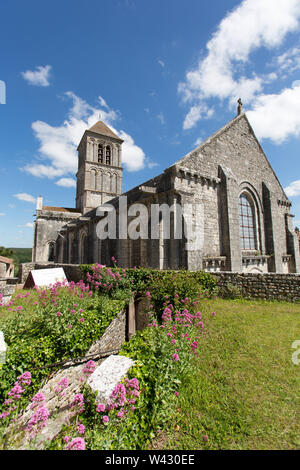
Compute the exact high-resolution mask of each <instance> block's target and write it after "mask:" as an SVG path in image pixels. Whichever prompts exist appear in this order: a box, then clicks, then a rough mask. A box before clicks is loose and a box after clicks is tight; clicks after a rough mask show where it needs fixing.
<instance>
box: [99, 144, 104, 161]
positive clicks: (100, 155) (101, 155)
mask: <svg viewBox="0 0 300 470" xmlns="http://www.w3.org/2000/svg"><path fill="white" fill-rule="evenodd" d="M98 163H103V145H101V144H99V145H98Z"/></svg>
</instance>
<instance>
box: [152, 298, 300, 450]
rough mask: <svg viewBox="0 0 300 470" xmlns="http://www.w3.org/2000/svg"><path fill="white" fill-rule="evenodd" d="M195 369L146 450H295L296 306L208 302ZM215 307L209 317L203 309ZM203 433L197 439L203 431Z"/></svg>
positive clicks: (299, 423)
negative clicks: (165, 426)
mask: <svg viewBox="0 0 300 470" xmlns="http://www.w3.org/2000/svg"><path fill="white" fill-rule="evenodd" d="M200 310H201V311H202V313H203V315H204V318H205V321H206V324H207V326H208V333H207V335H206V337H205V338H203V340H201V345H200V359H199V368H198V370H197V372H196V373H195V374H194V375H193V376H192V377H191V378H190V380H189V382H188V383H184V384H182V386H181V390H180V394H179V399H178V409H177V411H176V414H175V417H174V420H173V422H172V425H171V426H170V428H169V429H168V430H165V431H163V432H162V433H161V434H160V436H158V437H157V439H156V440H155V441H154V443H153V447H152V448H156V449H157V448H160V449H183V450H186V449H190V450H196V449H297V448H298V449H299V448H300V364H299V365H298V366H297V365H294V364H293V363H292V353H293V352H294V350H293V349H292V343H293V342H294V341H295V340H300V304H290V303H285V302H264V301H245V300H234V301H233V300H231V301H229V300H221V299H217V300H208V301H203V302H202V304H201V307H200ZM212 311H216V316H212V315H211V312H212ZM204 435H205V436H208V441H207V442H204V440H203V436H204Z"/></svg>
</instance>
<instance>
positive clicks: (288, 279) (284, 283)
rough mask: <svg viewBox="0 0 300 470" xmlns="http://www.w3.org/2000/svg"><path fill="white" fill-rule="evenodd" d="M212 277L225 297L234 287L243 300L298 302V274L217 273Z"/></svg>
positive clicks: (299, 279)
mask: <svg viewBox="0 0 300 470" xmlns="http://www.w3.org/2000/svg"><path fill="white" fill-rule="evenodd" d="M212 275H213V276H214V278H215V279H216V281H217V286H218V287H219V288H220V289H221V292H223V294H224V295H225V296H226V295H229V294H230V292H232V291H233V289H232V287H231V286H234V288H237V289H236V290H239V291H240V293H241V295H242V296H243V297H244V298H258V299H268V300H287V301H289V302H295V301H297V300H300V274H277V273H264V274H261V273H232V272H217V273H213V274H212Z"/></svg>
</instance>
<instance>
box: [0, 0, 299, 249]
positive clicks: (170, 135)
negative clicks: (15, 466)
mask: <svg viewBox="0 0 300 470" xmlns="http://www.w3.org/2000/svg"><path fill="white" fill-rule="evenodd" d="M299 32H300V0H276V1H274V0H243V1H241V0H210V1H206V0H202V1H199V0H185V1H184V2H183V0H151V1H149V0H97V1H96V0H89V1H86V2H82V1H78V0H73V1H72V2H71V1H67V0H60V1H59V2H58V1H56V0H52V2H41V1H33V0H27V1H26V2H24V1H21V0H20V1H16V0H10V1H9V2H5V3H4V2H2V4H1V29H0V57H1V65H0V80H1V81H2V82H5V84H6V100H5V104H4V103H3V104H0V160H1V166H0V188H1V192H0V195H1V197H0V245H4V246H10V247H30V246H31V245H32V236H33V235H32V223H33V220H34V217H33V215H34V213H35V200H36V198H37V197H38V196H39V195H40V194H41V195H42V196H43V197H44V204H45V205H52V206H65V207H74V204H75V187H74V184H75V179H74V178H75V173H76V169H77V161H76V143H78V142H79V140H80V137H81V135H82V133H83V131H84V129H85V128H86V127H87V126H88V127H90V126H91V125H93V124H94V122H95V121H96V120H98V118H99V115H100V117H101V119H102V120H104V121H105V122H106V123H107V124H108V125H109V126H110V127H112V128H113V129H114V130H115V131H116V132H117V133H118V134H119V135H121V137H122V138H123V139H124V140H125V142H124V144H123V147H124V149H123V157H124V168H125V171H124V178H123V190H124V191H126V190H128V189H130V188H131V187H133V186H135V185H137V184H139V183H141V182H143V181H145V180H147V179H149V178H151V177H153V176H155V175H156V174H158V173H160V172H161V171H162V170H163V169H164V168H166V167H167V166H168V165H170V164H172V163H173V162H175V161H176V160H178V159H179V158H181V157H182V156H184V155H185V154H186V153H188V152H189V151H191V150H192V149H193V148H195V147H196V146H197V145H198V144H199V143H200V142H201V141H202V140H204V139H205V138H206V137H208V136H209V135H210V134H212V133H213V132H215V131H216V130H217V129H218V128H220V127H221V126H223V125H224V124H225V123H226V122H228V121H229V120H230V119H232V118H233V117H234V116H235V114H236V100H237V98H238V97H239V96H241V98H242V100H243V103H244V110H245V111H246V112H247V115H248V118H249V120H250V122H251V124H252V125H253V127H254V130H255V132H256V134H257V136H258V138H259V140H260V142H261V144H262V147H263V148H264V150H265V152H266V154H267V156H268V158H269V160H270V163H271V165H272V166H273V168H274V170H275V172H276V173H277V175H278V177H279V179H280V181H281V183H282V185H283V187H284V188H285V189H286V192H287V195H288V197H289V198H290V199H291V201H292V202H293V206H292V213H293V214H295V220H294V222H295V225H299V226H300V159H299V144H300V37H299ZM1 101H2V102H3V101H4V99H3V94H2V98H1V93H0V102H1Z"/></svg>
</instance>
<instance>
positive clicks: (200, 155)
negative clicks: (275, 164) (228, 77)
mask: <svg viewBox="0 0 300 470" xmlns="http://www.w3.org/2000/svg"><path fill="white" fill-rule="evenodd" d="M176 166H183V167H184V168H186V169H190V170H191V171H194V172H197V173H200V174H201V173H203V174H204V175H209V176H211V177H217V176H218V168H219V166H221V167H223V168H224V169H227V170H228V171H229V172H230V173H231V174H232V175H233V177H234V178H235V179H236V181H237V183H238V184H241V183H242V182H244V181H249V183H251V184H252V185H253V186H254V187H256V188H257V190H260V188H261V185H262V182H265V183H267V185H268V186H269V187H270V189H271V191H272V192H274V193H276V194H277V195H278V198H279V199H284V200H287V197H286V195H285V193H284V190H283V188H282V186H281V184H280V182H279V180H278V178H277V176H276V174H275V172H274V170H273V169H272V167H271V165H270V163H269V161H268V159H267V157H266V155H265V153H264V151H263V150H262V148H261V146H260V144H259V142H258V140H257V138H256V136H255V134H254V132H253V129H252V127H251V125H250V123H249V121H248V119H247V117H246V115H245V114H242V115H240V116H238V117H236V118H235V119H233V120H232V121H230V122H229V123H228V124H226V125H225V126H224V127H223V128H221V129H220V130H219V131H217V132H216V133H215V134H213V135H212V136H211V137H209V138H208V139H206V140H205V141H204V142H203V143H202V144H201V145H200V146H199V147H198V148H196V149H195V150H193V151H192V152H191V153H190V154H188V155H187V156H185V157H184V158H182V159H181V160H179V161H178V162H177V163H176Z"/></svg>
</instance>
